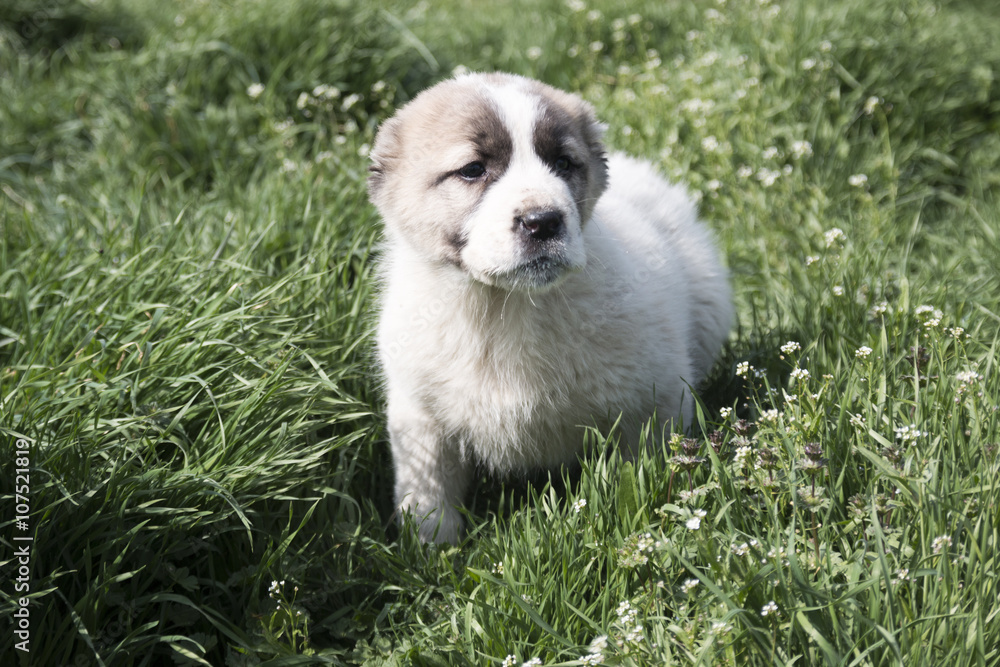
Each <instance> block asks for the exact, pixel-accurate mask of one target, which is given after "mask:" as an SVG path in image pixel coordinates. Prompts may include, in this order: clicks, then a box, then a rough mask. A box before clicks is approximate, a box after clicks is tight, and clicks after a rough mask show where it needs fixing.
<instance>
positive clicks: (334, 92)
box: [312, 81, 385, 100]
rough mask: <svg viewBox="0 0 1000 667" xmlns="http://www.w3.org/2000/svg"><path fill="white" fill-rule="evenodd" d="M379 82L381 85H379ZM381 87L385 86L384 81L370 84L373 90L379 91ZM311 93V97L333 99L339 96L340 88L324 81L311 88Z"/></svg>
mask: <svg viewBox="0 0 1000 667" xmlns="http://www.w3.org/2000/svg"><path fill="white" fill-rule="evenodd" d="M379 84H382V85H381V86H379ZM382 88H385V81H376V82H375V84H374V85H373V86H372V90H373V91H375V92H379V91H381V90H382ZM312 94H313V97H317V98H322V99H325V100H333V99H336V98H338V97H340V89H339V88H337V87H336V86H330V85H327V84H325V83H321V84H320V85H318V86H316V87H315V88H313V91H312Z"/></svg>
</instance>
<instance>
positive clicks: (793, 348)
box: [781, 340, 802, 354]
mask: <svg viewBox="0 0 1000 667" xmlns="http://www.w3.org/2000/svg"><path fill="white" fill-rule="evenodd" d="M801 349H802V346H801V345H799V344H798V343H797V342H795V341H794V340H790V341H788V342H787V343H785V344H784V345H782V346H781V351H782V352H783V353H785V354H792V353H793V352H798V351H799V350H801Z"/></svg>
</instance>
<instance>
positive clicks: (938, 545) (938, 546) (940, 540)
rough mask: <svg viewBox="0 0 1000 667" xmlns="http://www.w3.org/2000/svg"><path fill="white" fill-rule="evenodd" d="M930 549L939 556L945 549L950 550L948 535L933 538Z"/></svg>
mask: <svg viewBox="0 0 1000 667" xmlns="http://www.w3.org/2000/svg"><path fill="white" fill-rule="evenodd" d="M931 548H932V549H934V553H936V554H939V553H941V552H942V551H944V550H945V549H949V548H951V537H950V536H948V535H939V536H938V537H935V538H934V541H933V542H931Z"/></svg>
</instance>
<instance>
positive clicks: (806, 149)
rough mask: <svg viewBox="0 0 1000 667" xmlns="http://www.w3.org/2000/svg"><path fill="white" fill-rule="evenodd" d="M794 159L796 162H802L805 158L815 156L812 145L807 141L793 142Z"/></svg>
mask: <svg viewBox="0 0 1000 667" xmlns="http://www.w3.org/2000/svg"><path fill="white" fill-rule="evenodd" d="M791 149H792V157H793V158H795V159H796V160H801V159H802V158H804V157H809V156H810V155H812V154H813V147H812V144H811V143H809V142H808V141H805V140H800V141H793V142H792V146H791Z"/></svg>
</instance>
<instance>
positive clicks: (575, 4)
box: [566, 0, 587, 12]
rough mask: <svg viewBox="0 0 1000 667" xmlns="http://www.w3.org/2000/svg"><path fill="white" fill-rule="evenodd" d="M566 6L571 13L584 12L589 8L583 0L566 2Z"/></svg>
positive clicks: (568, 0)
mask: <svg viewBox="0 0 1000 667" xmlns="http://www.w3.org/2000/svg"><path fill="white" fill-rule="evenodd" d="M566 6H567V7H568V8H569V10H570V11H571V12H582V11H583V10H585V9H586V8H587V5H586V4H584V2H583V0H566Z"/></svg>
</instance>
